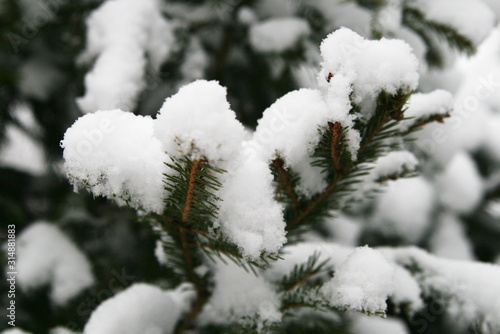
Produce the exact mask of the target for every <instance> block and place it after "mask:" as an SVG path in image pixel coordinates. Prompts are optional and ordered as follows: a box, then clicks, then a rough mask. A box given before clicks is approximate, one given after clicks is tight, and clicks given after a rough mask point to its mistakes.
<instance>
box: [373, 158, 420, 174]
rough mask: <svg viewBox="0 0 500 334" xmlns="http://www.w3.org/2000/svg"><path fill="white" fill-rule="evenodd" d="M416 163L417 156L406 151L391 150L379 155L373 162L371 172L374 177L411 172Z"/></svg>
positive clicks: (414, 168)
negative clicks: (381, 155) (373, 166)
mask: <svg viewBox="0 0 500 334" xmlns="http://www.w3.org/2000/svg"><path fill="white" fill-rule="evenodd" d="M417 165H418V160H417V158H416V157H415V156H414V155H413V153H411V152H408V151H393V152H389V153H388V154H387V155H385V156H383V157H380V158H378V159H377V161H376V162H375V168H374V169H373V174H374V176H375V179H384V178H387V177H391V176H394V175H401V174H402V173H403V172H413V171H415V170H416V168H417Z"/></svg>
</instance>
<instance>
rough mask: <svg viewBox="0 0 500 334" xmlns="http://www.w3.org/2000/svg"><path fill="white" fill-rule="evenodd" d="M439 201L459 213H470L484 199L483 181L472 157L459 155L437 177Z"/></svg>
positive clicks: (462, 153)
mask: <svg viewBox="0 0 500 334" xmlns="http://www.w3.org/2000/svg"><path fill="white" fill-rule="evenodd" d="M436 188H437V194H438V199H439V201H440V202H441V203H442V204H443V205H445V206H446V207H447V208H449V209H450V210H453V211H454V212H457V213H463V214H465V213H469V212H471V211H472V210H474V209H475V208H476V206H477V205H478V204H479V202H480V201H481V199H482V197H483V181H482V179H481V176H480V175H479V172H478V170H477V168H476V165H475V163H474V161H473V160H472V158H471V156H470V155H469V154H468V153H465V152H459V153H457V154H456V155H455V156H454V157H453V159H452V160H451V161H450V163H449V164H448V166H446V169H445V170H444V171H443V173H442V174H439V175H438V176H437V177H436Z"/></svg>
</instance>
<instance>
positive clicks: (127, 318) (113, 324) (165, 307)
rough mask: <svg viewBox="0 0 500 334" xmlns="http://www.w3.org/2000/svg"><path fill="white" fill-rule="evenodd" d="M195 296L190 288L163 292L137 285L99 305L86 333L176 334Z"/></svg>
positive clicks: (86, 327) (184, 287)
mask: <svg viewBox="0 0 500 334" xmlns="http://www.w3.org/2000/svg"><path fill="white" fill-rule="evenodd" d="M192 296H193V291H192V290H190V288H189V287H188V286H187V285H181V286H180V287H178V288H177V289H176V290H167V291H163V290H162V289H160V288H158V287H156V286H154V285H149V284H145V283H136V284H134V285H132V286H130V287H129V288H127V289H126V290H124V291H122V292H120V293H118V294H117V295H115V296H114V297H112V298H110V299H108V300H106V301H104V302H103V303H102V304H100V305H99V306H98V307H97V309H96V310H95V311H94V312H93V313H92V315H91V316H90V319H89V321H88V322H87V324H86V325H85V328H84V331H83V333H84V334H137V333H162V334H170V333H173V329H174V327H175V325H176V323H177V321H178V320H179V319H180V317H181V316H182V314H183V313H184V312H185V311H187V310H188V307H189V302H190V300H191V299H192Z"/></svg>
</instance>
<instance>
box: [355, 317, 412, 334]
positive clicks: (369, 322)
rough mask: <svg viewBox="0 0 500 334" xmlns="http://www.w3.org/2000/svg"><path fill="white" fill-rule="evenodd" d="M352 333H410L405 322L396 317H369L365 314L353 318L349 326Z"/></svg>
mask: <svg viewBox="0 0 500 334" xmlns="http://www.w3.org/2000/svg"><path fill="white" fill-rule="evenodd" d="M350 333H352V334H367V333H370V334H408V333H410V332H409V330H408V328H407V326H406V325H405V323H404V322H403V321H402V320H401V319H398V318H392V317H389V318H386V319H382V318H379V317H370V316H366V315H359V316H357V317H355V318H354V321H353V323H352V327H351V328H350Z"/></svg>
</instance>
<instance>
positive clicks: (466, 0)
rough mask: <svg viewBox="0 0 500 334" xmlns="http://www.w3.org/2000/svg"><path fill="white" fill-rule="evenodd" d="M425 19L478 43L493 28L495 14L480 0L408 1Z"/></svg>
mask: <svg viewBox="0 0 500 334" xmlns="http://www.w3.org/2000/svg"><path fill="white" fill-rule="evenodd" d="M408 5H409V6H411V7H414V8H416V9H418V10H419V11H420V12H421V13H422V14H423V15H424V17H425V19H426V20H428V21H432V22H437V23H440V24H445V25H447V26H450V27H452V28H453V29H455V30H457V31H458V32H459V33H460V34H462V35H463V36H465V37H467V38H469V39H470V40H471V41H472V42H474V44H475V45H479V44H480V43H481V42H482V41H483V40H484V39H485V38H486V37H487V36H488V34H489V33H490V32H491V30H492V29H493V28H494V26H495V23H496V19H495V14H494V13H493V12H492V11H491V9H490V8H489V7H488V5H486V4H485V3H484V2H483V1H480V0H460V1H456V0H416V1H412V2H409V3H408Z"/></svg>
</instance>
